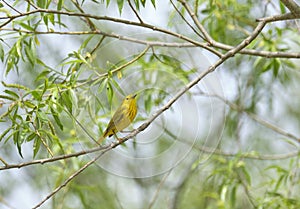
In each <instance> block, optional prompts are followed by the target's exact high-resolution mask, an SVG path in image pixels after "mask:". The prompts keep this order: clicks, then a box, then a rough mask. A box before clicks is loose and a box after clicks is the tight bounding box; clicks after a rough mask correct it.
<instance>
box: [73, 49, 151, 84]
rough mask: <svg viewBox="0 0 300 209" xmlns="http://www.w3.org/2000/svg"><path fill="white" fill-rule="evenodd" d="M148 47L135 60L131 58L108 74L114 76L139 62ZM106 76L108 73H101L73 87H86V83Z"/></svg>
mask: <svg viewBox="0 0 300 209" xmlns="http://www.w3.org/2000/svg"><path fill="white" fill-rule="evenodd" d="M149 48H150V46H147V47H146V48H145V49H144V50H143V51H142V52H141V53H140V54H139V55H138V56H136V57H135V58H133V59H132V60H129V61H128V62H126V63H125V64H123V65H121V66H119V67H117V68H115V69H113V70H112V71H111V72H110V73H111V74H115V73H117V72H119V71H121V70H122V69H124V68H125V67H127V66H129V65H131V64H132V63H134V62H136V61H137V60H139V59H140V58H141V57H142V56H144V55H145V54H146V52H147V51H148V50H149ZM106 76H108V73H103V74H100V75H98V76H97V77H95V78H93V79H91V80H87V81H85V82H82V83H80V84H78V85H76V86H75V88H78V87H79V86H82V85H86V84H88V83H92V82H95V81H96V80H99V79H100V78H103V77H106Z"/></svg>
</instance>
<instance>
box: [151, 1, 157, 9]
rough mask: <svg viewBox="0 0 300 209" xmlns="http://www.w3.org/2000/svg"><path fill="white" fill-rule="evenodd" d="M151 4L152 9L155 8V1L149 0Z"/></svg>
mask: <svg viewBox="0 0 300 209" xmlns="http://www.w3.org/2000/svg"><path fill="white" fill-rule="evenodd" d="M151 3H152V5H153V7H154V8H156V5H155V0H151Z"/></svg>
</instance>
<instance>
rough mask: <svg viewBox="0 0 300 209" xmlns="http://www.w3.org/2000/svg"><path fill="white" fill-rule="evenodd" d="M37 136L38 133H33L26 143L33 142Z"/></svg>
mask: <svg viewBox="0 0 300 209" xmlns="http://www.w3.org/2000/svg"><path fill="white" fill-rule="evenodd" d="M36 136H37V135H36V133H35V132H33V133H31V134H30V135H29V136H27V138H26V141H27V142H30V141H32V140H33V139H34V138H35V137H36Z"/></svg>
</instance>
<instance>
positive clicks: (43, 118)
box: [36, 111, 48, 123]
mask: <svg viewBox="0 0 300 209" xmlns="http://www.w3.org/2000/svg"><path fill="white" fill-rule="evenodd" d="M36 115H37V117H38V118H39V119H40V120H41V121H42V122H44V123H47V122H48V117H47V115H46V114H45V113H44V112H42V111H37V112H36Z"/></svg>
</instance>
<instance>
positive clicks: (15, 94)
mask: <svg viewBox="0 0 300 209" xmlns="http://www.w3.org/2000/svg"><path fill="white" fill-rule="evenodd" d="M4 92H5V93H7V94H9V95H10V96H12V97H15V98H16V99H19V95H18V94H17V93H16V92H13V91H11V90H8V89H5V90H4Z"/></svg>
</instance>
